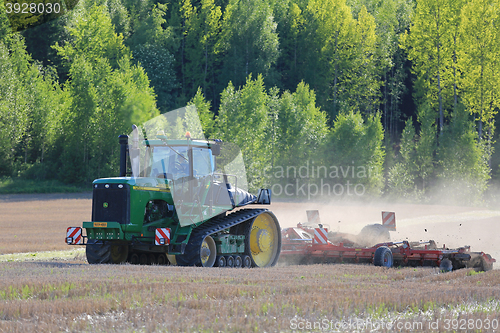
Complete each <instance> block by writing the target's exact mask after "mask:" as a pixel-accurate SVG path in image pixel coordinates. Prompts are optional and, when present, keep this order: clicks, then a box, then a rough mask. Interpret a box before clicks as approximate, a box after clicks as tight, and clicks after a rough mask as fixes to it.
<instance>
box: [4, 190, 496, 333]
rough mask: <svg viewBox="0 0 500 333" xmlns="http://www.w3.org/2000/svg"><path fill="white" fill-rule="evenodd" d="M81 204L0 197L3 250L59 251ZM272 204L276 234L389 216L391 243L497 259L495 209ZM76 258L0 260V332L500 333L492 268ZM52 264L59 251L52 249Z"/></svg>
mask: <svg viewBox="0 0 500 333" xmlns="http://www.w3.org/2000/svg"><path fill="white" fill-rule="evenodd" d="M90 197H91V195H90V194H74V195H65V196H62V195H18V196H15V195H12V196H0V211H1V212H2V217H1V220H0V251H1V252H0V254H7V253H15V252H35V251H48V250H66V249H68V246H67V245H65V244H64V235H65V231H66V227H67V226H70V225H74V226H78V225H81V222H82V221H84V220H89V219H90V210H91V200H90ZM270 208H271V210H273V211H274V212H275V213H276V215H277V217H278V219H279V220H280V223H281V225H282V226H283V227H287V226H293V225H295V224H296V223H297V222H301V221H302V222H303V221H305V218H306V216H305V212H304V211H305V210H306V209H319V210H320V215H321V218H322V222H324V223H326V224H330V227H331V229H333V230H336V229H337V228H338V229H340V230H341V231H347V232H353V233H357V232H359V230H360V229H361V228H362V227H363V226H364V225H365V224H368V223H377V222H379V219H380V210H394V211H396V216H397V219H398V222H397V223H398V231H397V232H394V233H392V235H391V236H393V238H394V239H397V238H402V239H404V238H406V237H411V239H412V240H418V238H420V237H424V236H427V235H430V236H432V238H431V237H429V238H427V239H435V240H436V241H438V244H439V243H441V244H442V242H446V245H447V246H448V245H450V246H460V245H465V244H469V245H472V246H473V250H482V251H485V252H488V251H489V253H491V254H492V255H493V256H494V257H496V258H497V259H499V256H498V254H497V252H494V251H495V250H496V249H495V248H494V246H493V243H494V240H496V237H495V235H496V234H498V233H496V230H497V228H498V227H497V225H498V222H499V220H500V217H499V212H497V211H492V210H487V209H482V208H471V207H446V206H429V205H427V206H425V205H386V204H383V203H382V204H370V205H354V204H331V205H327V204H324V203H323V204H309V203H274V204H273V205H272V206H271V207H270ZM332 221H335V222H336V225H335V224H334V223H333V222H332ZM338 221H340V223H339V222H338ZM481 228H489V229H486V231H485V230H480V229H481ZM424 229H426V231H425V230H424ZM479 238H481V240H479ZM474 242H475V243H477V244H475V243H474ZM489 242H491V244H490V243H489ZM453 243H456V245H455V244H453ZM490 247H491V248H490ZM71 249H72V250H73V251H75V250H76V248H75V247H72V248H71ZM68 253H70V252H69V251H68ZM74 253H75V255H74V256H73V257H72V256H71V255H70V256H69V258H70V259H51V258H50V257H47V254H44V255H43V256H41V255H38V257H42V259H41V260H38V261H35V260H29V261H27V260H26V259H25V257H24V256H19V257H16V256H14V257H9V258H10V259H8V260H7V261H5V260H3V261H2V260H0V331H5V332H16V331H17V332H27V331H30V332H33V331H36V332H39V331H41V332H57V331H84V332H85V331H88V332H96V331H110V332H115V331H119V332H150V331H169V332H170V331H181V332H186V331H206V332H213V331H224V332H246V331H255V332H263V331H268V332H274V331H292V330H299V331H300V330H306V331H311V330H315V331H339V332H353V331H359V332H365V331H376V332H392V331H408V332H448V331H457V332H474V331H477V332H480V331H482V332H493V331H499V329H500V322H499V321H500V301H499V299H500V270H493V271H489V272H486V273H476V272H474V271H472V270H467V269H463V270H458V271H454V272H451V273H440V272H438V270H437V269H433V268H401V269H396V268H394V269H384V268H381V267H373V266H370V265H311V266H288V267H274V268H269V269H250V270H248V269H229V268H223V269H219V268H208V269H207V268H190V267H173V266H133V265H129V264H127V265H88V264H87V263H86V261H85V258H84V256H83V254H82V252H81V251H75V252H74ZM4 257H6V256H4ZM28 257H29V256H28ZM36 257H37V256H33V257H32V258H30V259H36ZM54 257H57V258H62V257H64V256H61V255H60V252H58V253H57V254H55V255H54ZM66 257H68V256H67V255H66ZM12 258H19V259H12Z"/></svg>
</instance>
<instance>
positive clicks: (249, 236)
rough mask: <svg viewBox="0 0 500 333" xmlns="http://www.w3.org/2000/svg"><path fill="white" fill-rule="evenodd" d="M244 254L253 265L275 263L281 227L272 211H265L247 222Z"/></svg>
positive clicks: (267, 265) (266, 265)
mask: <svg viewBox="0 0 500 333" xmlns="http://www.w3.org/2000/svg"><path fill="white" fill-rule="evenodd" d="M244 234H245V254H247V255H248V256H249V257H250V260H251V262H252V266H254V267H270V266H274V265H276V263H277V262H278V258H279V254H280V251H281V229H280V226H279V223H278V220H277V219H276V216H274V214H273V213H271V212H269V211H266V212H263V213H262V214H260V215H258V216H257V217H255V218H254V219H253V220H251V221H250V222H247V224H246V228H245V233H244Z"/></svg>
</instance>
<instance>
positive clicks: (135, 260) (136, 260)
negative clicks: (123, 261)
mask: <svg viewBox="0 0 500 333" xmlns="http://www.w3.org/2000/svg"><path fill="white" fill-rule="evenodd" d="M129 262H130V263H131V264H132V265H137V264H138V263H139V255H138V254H137V253H132V254H131V255H130V259H129Z"/></svg>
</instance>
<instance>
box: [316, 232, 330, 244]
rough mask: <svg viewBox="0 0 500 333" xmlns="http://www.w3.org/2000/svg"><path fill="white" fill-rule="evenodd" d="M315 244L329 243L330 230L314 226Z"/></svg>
mask: <svg viewBox="0 0 500 333" xmlns="http://www.w3.org/2000/svg"><path fill="white" fill-rule="evenodd" d="M313 243H314V244H327V243H328V230H326V229H324V228H314V238H313Z"/></svg>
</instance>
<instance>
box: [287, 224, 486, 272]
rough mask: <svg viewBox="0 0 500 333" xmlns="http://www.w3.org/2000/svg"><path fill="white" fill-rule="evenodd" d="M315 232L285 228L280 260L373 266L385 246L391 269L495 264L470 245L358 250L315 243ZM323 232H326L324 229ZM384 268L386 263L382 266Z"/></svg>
mask: <svg viewBox="0 0 500 333" xmlns="http://www.w3.org/2000/svg"><path fill="white" fill-rule="evenodd" d="M315 229H323V228H310V227H306V226H304V225H302V224H300V223H299V224H298V225H297V227H296V228H286V229H283V230H282V232H281V237H282V244H281V255H280V260H283V261H284V262H287V263H292V264H314V263H372V264H373V263H374V257H375V252H376V251H377V249H378V248H379V247H387V248H389V249H390V251H391V252H392V266H396V267H397V266H435V267H439V266H440V265H441V263H442V261H443V260H445V259H448V260H450V261H451V264H452V265H453V269H459V268H465V267H472V268H478V269H479V270H484V271H486V270H490V269H492V267H493V263H494V262H496V260H495V259H493V258H492V257H491V256H490V255H489V254H486V253H484V252H471V251H470V246H464V247H461V248H458V249H448V248H445V247H444V246H443V248H440V249H438V248H437V247H436V243H435V242H434V241H432V240H431V241H428V242H408V241H402V242H386V243H379V244H376V245H374V246H372V247H359V246H356V244H354V243H353V242H350V241H349V240H347V239H346V240H345V241H346V242H348V243H346V242H338V243H332V242H330V241H327V243H326V244H325V243H317V242H314V241H313V239H314V232H315ZM323 230H326V229H323ZM382 266H385V264H382Z"/></svg>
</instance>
